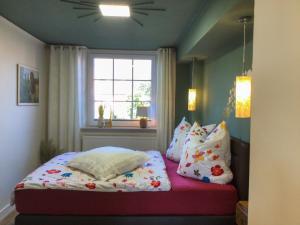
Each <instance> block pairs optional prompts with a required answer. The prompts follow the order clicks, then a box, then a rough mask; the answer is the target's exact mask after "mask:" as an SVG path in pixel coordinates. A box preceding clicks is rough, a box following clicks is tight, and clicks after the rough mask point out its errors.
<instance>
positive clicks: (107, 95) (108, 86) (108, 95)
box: [94, 80, 113, 101]
mask: <svg viewBox="0 0 300 225" xmlns="http://www.w3.org/2000/svg"><path fill="white" fill-rule="evenodd" d="M94 97H95V100H96V101H112V100H113V81H103V80H94Z"/></svg>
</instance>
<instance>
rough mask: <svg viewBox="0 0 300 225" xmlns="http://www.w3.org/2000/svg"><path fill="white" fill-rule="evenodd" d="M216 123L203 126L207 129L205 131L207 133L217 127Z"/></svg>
mask: <svg viewBox="0 0 300 225" xmlns="http://www.w3.org/2000/svg"><path fill="white" fill-rule="evenodd" d="M216 126H217V125H216V124H209V125H205V126H202V128H203V130H205V132H206V133H207V134H210V133H211V132H212V131H213V130H214V129H215V128H216Z"/></svg>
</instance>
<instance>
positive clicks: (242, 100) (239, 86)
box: [235, 17, 252, 118]
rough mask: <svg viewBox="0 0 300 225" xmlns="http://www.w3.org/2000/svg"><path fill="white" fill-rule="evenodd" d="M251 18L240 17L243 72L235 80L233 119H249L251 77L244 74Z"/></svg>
mask: <svg viewBox="0 0 300 225" xmlns="http://www.w3.org/2000/svg"><path fill="white" fill-rule="evenodd" d="M250 20H251V17H242V18H240V20H239V22H240V23H242V24H243V25H244V46H243V70H242V75H240V76H237V77H236V80H235V82H236V83H235V117H236V118H250V117H251V82H252V79H251V76H249V75H247V72H246V66H245V64H246V25H247V23H248V22H249V21H250Z"/></svg>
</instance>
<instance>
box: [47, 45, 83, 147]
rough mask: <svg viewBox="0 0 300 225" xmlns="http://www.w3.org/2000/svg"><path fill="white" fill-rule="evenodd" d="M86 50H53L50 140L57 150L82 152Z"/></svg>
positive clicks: (53, 47)
mask: <svg viewBox="0 0 300 225" xmlns="http://www.w3.org/2000/svg"><path fill="white" fill-rule="evenodd" d="M86 63H87V48H85V47H81V46H80V47H75V46H51V47H50V68H49V103H48V140H52V141H53V143H54V144H55V146H57V147H58V149H61V150H63V151H79V150H80V149H81V141H80V128H81V127H82V126H84V124H85V92H86V90H85V87H86Z"/></svg>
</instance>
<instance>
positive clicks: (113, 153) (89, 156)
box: [67, 146, 149, 181]
mask: <svg viewBox="0 0 300 225" xmlns="http://www.w3.org/2000/svg"><path fill="white" fill-rule="evenodd" d="M148 160H149V157H148V155H147V154H146V153H145V152H141V151H134V150H130V149H127V148H120V147H111V146H106V147H101V148H95V149H92V150H90V151H86V152H83V153H80V154H79V155H78V156H77V157H75V158H74V159H72V160H71V161H69V162H68V164H67V166H69V167H72V168H75V169H78V170H81V171H82V172H85V173H88V174H91V175H93V176H94V177H95V178H96V179H97V180H103V181H106V180H109V179H111V178H114V177H116V176H118V175H120V174H123V173H125V172H128V171H131V170H133V169H135V168H137V167H138V166H140V165H143V164H144V163H145V162H146V161H148Z"/></svg>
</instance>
